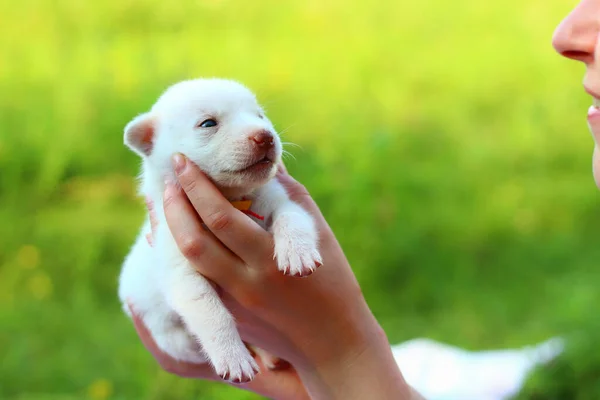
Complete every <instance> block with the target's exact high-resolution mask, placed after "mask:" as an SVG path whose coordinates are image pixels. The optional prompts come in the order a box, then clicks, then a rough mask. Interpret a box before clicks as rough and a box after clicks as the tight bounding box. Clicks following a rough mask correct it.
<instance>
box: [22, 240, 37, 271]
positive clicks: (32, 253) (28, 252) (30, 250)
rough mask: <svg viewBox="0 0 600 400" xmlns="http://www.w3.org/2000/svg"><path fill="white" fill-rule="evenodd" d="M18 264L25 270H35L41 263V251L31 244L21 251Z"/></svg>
mask: <svg viewBox="0 0 600 400" xmlns="http://www.w3.org/2000/svg"><path fill="white" fill-rule="evenodd" d="M17 263H18V264H19V265H20V266H21V267H23V268H25V269H34V268H35V267H37V266H38V265H39V263H40V251H39V250H38V249H37V247H35V246H32V245H30V244H28V245H25V246H23V247H21V248H20V249H19V252H18V253H17Z"/></svg>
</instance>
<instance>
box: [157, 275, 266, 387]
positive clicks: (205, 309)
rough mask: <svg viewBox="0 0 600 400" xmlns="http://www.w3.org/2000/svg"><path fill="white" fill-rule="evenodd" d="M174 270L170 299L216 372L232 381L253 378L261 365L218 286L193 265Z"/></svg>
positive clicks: (244, 380) (245, 380) (247, 380)
mask: <svg viewBox="0 0 600 400" xmlns="http://www.w3.org/2000/svg"><path fill="white" fill-rule="evenodd" d="M174 272H175V274H174V276H173V277H172V280H171V282H170V284H171V285H170V288H169V294H168V296H169V303H170V305H171V307H173V309H174V310H175V311H176V312H177V313H178V314H179V315H180V316H181V318H182V319H183V322H184V324H185V325H186V326H187V329H188V330H189V331H190V332H191V333H192V334H193V335H194V336H195V337H196V338H197V339H198V341H199V342H200V345H201V346H202V349H203V351H204V353H205V354H206V356H207V357H208V359H209V361H210V362H211V364H212V365H213V367H214V369H215V372H216V373H217V374H218V375H219V376H221V377H222V378H223V379H225V380H229V381H232V382H249V381H251V380H252V379H253V378H254V376H255V375H256V373H258V365H257V363H256V361H255V360H254V358H253V357H252V355H251V354H250V352H249V351H248V349H247V348H246V346H245V345H244V342H242V339H241V338H240V335H239V333H238V331H237V328H236V326H235V321H234V319H233V316H232V315H231V313H230V312H229V310H227V308H225V306H224V305H223V303H222V302H221V299H220V298H219V295H218V294H217V292H216V291H215V289H214V288H213V287H212V286H211V284H210V283H209V282H208V281H207V280H206V279H205V278H203V277H202V276H200V275H199V274H197V273H196V272H195V270H194V269H193V267H192V266H190V265H180V266H178V267H176V268H175V270H174Z"/></svg>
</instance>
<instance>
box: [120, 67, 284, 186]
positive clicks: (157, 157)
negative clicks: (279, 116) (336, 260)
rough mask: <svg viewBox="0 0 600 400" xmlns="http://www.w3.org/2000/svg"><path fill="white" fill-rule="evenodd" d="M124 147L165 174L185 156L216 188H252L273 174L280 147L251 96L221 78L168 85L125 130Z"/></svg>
mask: <svg viewBox="0 0 600 400" xmlns="http://www.w3.org/2000/svg"><path fill="white" fill-rule="evenodd" d="M125 143H126V144H127V145H128V146H129V147H130V148H131V149H132V150H134V151H135V152H136V153H138V154H140V155H141V156H142V157H144V158H145V159H146V160H147V163H146V164H147V165H148V166H150V167H151V168H157V169H159V170H160V171H170V158H171V156H172V155H173V154H174V153H176V152H180V153H183V154H185V155H186V156H187V157H188V158H189V159H190V160H192V161H193V162H194V163H196V164H197V165H198V166H199V167H200V168H201V169H202V170H203V171H204V172H205V173H206V174H207V175H208V176H209V177H210V178H211V179H212V180H213V181H214V182H215V183H216V184H217V185H218V186H220V187H222V188H240V189H253V188H256V187H259V186H261V185H263V184H265V183H266V182H267V181H268V180H269V179H271V178H272V177H273V176H274V175H275V171H276V164H277V163H278V162H279V161H280V158H281V153H282V146H281V141H280V139H279V136H278V135H277V132H276V131H275V129H274V127H273V125H272V123H271V121H269V119H268V118H267V117H266V116H265V114H264V112H263V110H262V108H261V107H260V106H259V104H258V103H257V101H256V98H255V96H254V94H253V93H252V92H251V91H250V90H248V89H247V88H246V87H244V86H243V85H241V84H239V83H236V82H233V81H228V80H221V79H197V80H192V81H184V82H180V83H177V84H175V85H173V86H171V87H170V88H169V89H167V91H166V92H165V93H164V94H163V95H162V96H161V97H160V98H159V99H158V101H157V102H156V104H155V105H154V106H153V107H152V110H151V111H150V112H148V113H146V114H142V115H140V116H138V117H136V118H135V119H134V120H133V121H131V122H130V123H129V124H128V125H127V127H126V128H125Z"/></svg>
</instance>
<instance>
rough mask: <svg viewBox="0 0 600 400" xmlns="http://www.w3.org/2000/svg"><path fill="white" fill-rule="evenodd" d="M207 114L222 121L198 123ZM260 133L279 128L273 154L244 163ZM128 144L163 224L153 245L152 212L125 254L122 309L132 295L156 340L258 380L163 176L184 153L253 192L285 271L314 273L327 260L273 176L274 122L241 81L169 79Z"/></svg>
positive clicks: (225, 188) (229, 186)
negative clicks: (182, 240)
mask: <svg viewBox="0 0 600 400" xmlns="http://www.w3.org/2000/svg"><path fill="white" fill-rule="evenodd" d="M207 119H212V120H213V121H214V122H216V126H211V125H212V122H210V123H207V124H205V125H204V126H200V125H202V122H203V121H206V120H207ZM257 132H259V133H260V132H263V133H265V132H266V133H270V134H271V135H272V146H271V147H270V148H269V150H268V152H267V153H268V155H267V156H266V157H267V159H269V160H270V161H272V162H271V163H270V164H269V162H263V165H267V167H264V168H263V167H260V168H258V169H253V170H251V171H250V172H248V171H240V170H242V169H244V168H245V167H247V166H248V165H251V164H253V163H254V162H256V161H258V160H259V159H260V157H261V155H262V154H263V153H264V152H265V150H264V149H262V148H261V147H260V146H257V144H256V143H258V142H256V140H252V137H256V134H257ZM253 135H254V136H253ZM125 144H126V145H127V146H128V147H129V148H131V149H132V150H133V151H134V152H136V153H137V154H138V155H140V156H141V158H142V160H143V166H142V174H141V185H140V192H141V194H142V195H144V196H149V197H150V199H152V201H153V202H154V205H155V210H156V217H157V221H158V226H157V230H156V232H155V236H154V245H153V246H152V247H151V246H150V245H149V244H148V242H147V241H146V238H145V235H146V234H147V233H148V232H149V231H150V222H149V219H147V220H146V222H145V223H144V225H143V227H142V229H141V231H140V233H139V235H138V237H137V240H136V242H135V244H134V245H133V247H132V249H131V251H130V253H129V254H128V256H127V257H126V259H125V262H124V264H123V268H122V271H121V275H120V285H119V297H120V299H121V301H122V303H123V309H124V310H125V312H126V313H127V315H129V316H131V314H130V310H129V307H128V306H127V303H129V304H131V305H132V307H133V309H134V310H135V311H136V313H138V314H139V315H140V317H141V318H142V320H143V322H144V323H145V324H146V326H147V327H148V329H149V330H150V332H151V333H152V335H153V337H154V339H155V341H156V343H157V344H158V346H159V348H160V349H161V350H163V351H164V352H166V353H167V354H169V355H171V356H172V357H174V358H176V359H178V360H182V361H188V362H195V363H198V362H205V361H208V362H210V363H211V364H212V365H213V367H214V369H215V371H216V373H217V374H219V375H220V376H222V377H224V378H225V379H230V380H234V381H248V380H250V379H252V378H253V377H254V375H255V374H256V373H257V372H258V367H257V364H256V362H255V361H254V359H253V357H252V356H251V354H250V352H249V351H248V350H247V348H246V347H245V345H244V343H243V342H242V340H241V338H240V336H239V334H238V332H237V329H236V325H235V321H234V319H233V317H232V315H231V314H230V313H229V311H228V310H227V309H226V308H225V306H224V305H223V304H222V302H221V300H220V298H219V296H218V295H217V293H216V292H215V290H214V289H213V287H212V286H211V285H210V284H209V283H208V281H207V280H206V279H204V278H203V277H202V276H200V275H199V274H197V273H196V271H195V269H194V267H193V266H192V265H190V264H189V262H188V261H187V260H186V258H185V257H184V256H183V255H182V254H181V252H180V251H179V248H178V246H177V244H176V242H175V240H174V239H173V237H172V236H171V233H170V230H169V228H168V226H167V223H166V220H165V215H164V210H163V208H162V204H163V191H164V188H165V181H174V180H175V176H174V172H173V170H172V168H171V161H170V158H171V156H172V155H173V154H174V153H176V152H180V153H183V154H184V155H186V156H187V157H188V158H189V159H190V160H191V161H193V162H194V163H196V164H197V165H198V166H199V167H200V168H201V169H202V170H203V171H204V172H205V173H206V174H207V175H208V176H209V177H210V178H211V179H212V180H213V181H214V182H215V184H216V185H217V186H218V187H219V189H220V190H221V191H222V193H223V194H224V195H225V196H226V197H227V198H228V199H229V200H231V201H233V200H239V199H242V198H246V199H251V200H253V204H252V207H251V209H252V211H254V212H255V213H257V214H259V215H262V216H264V217H265V219H264V221H265V222H263V221H258V220H257V222H258V223H259V224H261V226H263V228H265V229H269V230H270V231H271V232H272V233H273V235H274V242H275V249H274V256H275V258H276V259H277V265H278V268H279V269H280V270H281V271H283V272H284V273H287V274H291V275H308V274H309V273H311V272H312V271H313V270H314V269H315V268H316V267H317V266H318V265H319V264H320V263H321V257H320V255H319V251H318V242H317V238H318V235H317V231H316V228H315V226H314V223H313V220H312V218H311V217H310V215H309V214H308V213H307V212H306V211H305V210H304V209H302V208H301V207H300V206H299V205H297V204H296V203H294V202H292V201H291V200H290V199H289V198H288V196H287V193H286V191H285V190H284V188H283V187H282V186H281V185H280V184H279V183H278V182H277V181H276V180H275V179H272V178H273V177H274V175H275V172H276V164H277V163H278V162H279V161H280V158H281V152H282V146H281V142H280V139H279V137H278V135H277V133H276V131H275V129H274V127H273V125H272V123H271V121H269V119H268V118H267V117H266V116H265V114H264V112H263V110H262V109H261V107H260V106H259V104H258V102H257V100H256V98H255V96H254V94H253V93H252V92H251V91H250V90H249V89H247V88H246V87H245V86H243V85H242V84H240V83H237V82H234V81H230V80H224V79H195V80H189V81H183V82H180V83H177V84H175V85H173V86H171V87H170V88H168V89H167V90H166V91H165V92H164V93H163V94H162V95H161V96H160V98H159V99H158V101H157V102H156V103H155V104H154V106H153V107H152V109H151V110H150V111H149V112H147V113H144V114H141V115H139V116H137V117H136V118H134V119H133V120H132V121H131V122H130V123H129V124H128V125H127V126H126V128H125ZM267 153H265V154H267ZM249 218H250V217H249ZM266 221H272V223H271V224H267V223H266Z"/></svg>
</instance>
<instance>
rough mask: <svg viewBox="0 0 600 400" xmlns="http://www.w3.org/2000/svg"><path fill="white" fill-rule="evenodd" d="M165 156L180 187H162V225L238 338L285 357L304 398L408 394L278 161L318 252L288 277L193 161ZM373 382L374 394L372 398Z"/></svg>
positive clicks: (335, 255)
mask: <svg viewBox="0 0 600 400" xmlns="http://www.w3.org/2000/svg"><path fill="white" fill-rule="evenodd" d="M175 160H176V161H179V162H175V170H176V175H177V179H178V182H179V184H180V185H181V188H182V189H178V188H176V187H175V185H169V186H167V189H166V191H165V199H164V209H165V216H166V220H167V223H168V224H169V228H170V230H171V232H172V234H173V237H174V238H175V241H176V242H177V244H178V246H179V248H180V250H181V252H182V253H183V254H184V255H185V257H186V258H187V259H188V260H189V261H190V262H191V264H192V265H194V266H195V267H196V269H197V270H198V271H199V272H200V273H201V274H202V275H203V276H205V277H206V278H208V279H210V280H212V281H213V282H215V283H216V284H217V285H218V286H219V287H220V288H222V293H223V301H224V303H225V304H226V306H227V308H228V309H229V310H230V311H231V312H232V313H233V315H234V316H235V318H236V321H237V322H238V329H239V331H240V334H241V336H242V338H243V339H244V341H246V342H247V343H252V344H254V345H256V346H258V347H261V348H263V349H265V350H267V351H269V352H270V353H272V354H274V355H276V356H278V357H281V358H284V359H286V360H288V361H289V362H291V364H292V365H294V366H295V367H296V369H297V371H298V374H299V376H300V377H301V379H302V380H303V383H304V384H305V385H306V387H307V390H308V391H309V394H310V395H311V396H312V397H313V398H328V399H329V398H331V399H335V398H345V399H346V398H347V399H352V398H364V397H365V396H367V397H369V398H394V399H402V398H409V390H410V389H409V388H408V385H406V383H405V381H404V379H403V377H402V374H401V373H400V371H399V369H398V366H397V364H396V362H395V360H394V359H393V356H392V353H391V350H390V348H389V344H388V342H387V338H386V336H385V333H384V332H383V330H382V329H381V327H380V326H379V324H378V323H377V321H376V320H375V318H374V316H373V315H372V313H371V311H370V310H369V307H368V306H367V304H366V302H365V300H364V297H363V295H362V293H361V290H360V287H359V285H358V282H357V281H356V278H355V276H354V274H353V273H352V270H351V268H350V265H349V263H348V261H347V260H346V257H345V256H344V253H343V251H342V249H341V247H340V246H339V244H338V242H337V240H336V238H335V236H334V234H333V232H332V231H331V229H330V227H329V226H328V225H327V223H326V221H325V219H324V218H323V215H322V214H321V213H320V211H319V209H318V207H317V206H316V204H315V203H314V201H313V200H312V199H311V197H310V195H309V194H308V192H307V191H306V189H305V188H304V187H303V186H302V185H300V184H299V183H297V182H296V181H295V180H294V179H293V178H292V177H291V176H289V175H288V174H287V173H286V171H285V170H284V169H283V168H282V169H280V171H279V173H278V175H277V179H278V180H279V181H280V182H281V183H282V184H283V186H284V187H285V188H286V190H287V192H288V195H289V196H290V198H291V199H292V200H294V201H296V202H297V203H298V204H300V205H301V206H302V207H304V209H305V210H307V211H308V212H309V213H311V214H312V215H313V217H314V218H315V222H316V226H317V228H318V230H319V232H320V251H321V255H322V256H323V267H321V268H320V269H319V270H318V271H316V272H315V273H314V274H313V275H311V276H309V277H307V278H291V277H288V276H284V275H283V274H281V273H280V272H279V271H278V270H277V266H276V263H275V260H274V259H273V237H272V235H271V234H270V233H269V232H267V231H265V230H264V229H262V228H261V227H260V226H259V225H257V224H256V223H255V222H254V221H252V220H251V219H250V218H248V217H247V216H246V215H245V214H243V213H242V212H240V211H239V210H237V209H235V208H234V207H233V206H232V205H231V204H230V203H229V201H227V199H225V198H224V197H223V196H222V194H221V193H220V192H219V190H218V189H217V188H216V187H215V186H214V185H213V184H212V182H211V181H210V180H209V179H208V178H207V177H206V176H205V175H204V174H203V173H202V172H201V171H200V169H199V168H198V167H197V166H196V165H194V164H193V163H192V162H189V161H187V160H186V159H185V158H184V157H183V156H178V157H176V158H175ZM203 224H204V226H205V227H206V228H207V229H205V228H204V227H203ZM373 387H377V388H378V389H380V393H378V394H379V395H380V396H377V394H375V397H373V395H374V393H373Z"/></svg>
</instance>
